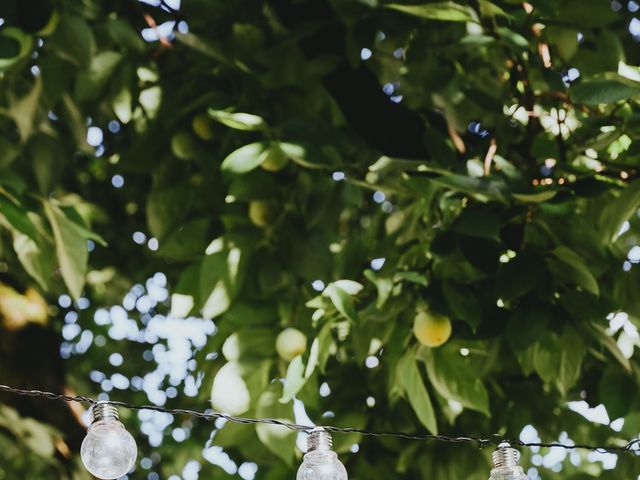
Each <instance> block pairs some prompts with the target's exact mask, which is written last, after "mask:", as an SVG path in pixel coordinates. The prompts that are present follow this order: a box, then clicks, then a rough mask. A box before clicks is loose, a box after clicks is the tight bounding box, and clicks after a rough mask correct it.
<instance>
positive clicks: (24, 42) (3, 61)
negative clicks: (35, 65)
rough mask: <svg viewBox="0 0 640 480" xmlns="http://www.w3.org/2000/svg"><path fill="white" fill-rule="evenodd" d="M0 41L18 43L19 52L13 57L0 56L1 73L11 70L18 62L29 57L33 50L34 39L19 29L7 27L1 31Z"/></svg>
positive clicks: (14, 53)
mask: <svg viewBox="0 0 640 480" xmlns="http://www.w3.org/2000/svg"><path fill="white" fill-rule="evenodd" d="M0 40H2V41H3V42H4V43H6V42H12V43H13V42H16V45H17V51H15V52H12V54H11V55H6V52H5V55H2V56H0V73H2V72H5V71H7V70H9V69H10V68H11V67H13V66H14V65H15V64H17V63H18V62H20V61H22V60H24V59H26V58H28V57H29V53H31V50H32V49H33V44H34V41H33V37H32V36H31V35H29V34H27V33H25V32H23V31H22V30H20V29H19V28H14V27H7V28H3V29H2V30H0Z"/></svg>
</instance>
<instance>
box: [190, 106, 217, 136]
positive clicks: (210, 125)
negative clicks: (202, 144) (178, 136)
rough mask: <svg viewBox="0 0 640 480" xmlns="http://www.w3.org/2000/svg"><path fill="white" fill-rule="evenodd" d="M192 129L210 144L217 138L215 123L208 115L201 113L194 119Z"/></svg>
mask: <svg viewBox="0 0 640 480" xmlns="http://www.w3.org/2000/svg"><path fill="white" fill-rule="evenodd" d="M191 128H193V131H194V132H195V134H196V135H197V136H198V138H200V139H201V140H204V141H206V142H210V141H211V140H213V139H214V138H215V136H216V133H215V130H214V128H215V125H214V122H213V120H212V119H211V117H210V116H209V115H207V114H206V113H200V114H198V115H196V116H195V117H193V120H192V121H191Z"/></svg>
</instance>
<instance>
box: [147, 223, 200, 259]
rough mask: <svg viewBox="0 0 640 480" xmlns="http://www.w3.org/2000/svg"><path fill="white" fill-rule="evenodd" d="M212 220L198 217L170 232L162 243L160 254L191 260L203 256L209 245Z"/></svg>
mask: <svg viewBox="0 0 640 480" xmlns="http://www.w3.org/2000/svg"><path fill="white" fill-rule="evenodd" d="M210 223H211V220H210V219H209V218H196V219H194V220H191V221H189V222H186V223H185V224H183V225H181V226H179V227H178V228H177V230H175V231H173V232H171V233H169V234H168V235H167V237H166V239H165V240H164V241H163V242H162V243H161V244H160V248H159V249H158V255H160V256H162V257H166V258H171V259H174V260H189V259H193V258H196V257H199V256H201V255H202V254H203V253H204V250H205V247H206V246H207V232H208V231H209V225H210Z"/></svg>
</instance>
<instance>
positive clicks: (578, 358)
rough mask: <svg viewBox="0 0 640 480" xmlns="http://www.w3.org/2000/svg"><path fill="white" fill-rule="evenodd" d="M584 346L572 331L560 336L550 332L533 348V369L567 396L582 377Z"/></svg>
mask: <svg viewBox="0 0 640 480" xmlns="http://www.w3.org/2000/svg"><path fill="white" fill-rule="evenodd" d="M585 353H586V352H585V349H584V345H583V343H582V341H581V339H580V337H579V336H578V335H577V334H576V332H575V331H574V330H572V329H567V330H566V331H565V333H564V335H562V336H559V335H557V334H555V333H551V332H548V333H547V335H546V336H545V337H543V338H542V339H540V340H539V341H538V342H536V344H535V345H534V346H533V367H534V369H535V370H536V372H537V373H538V375H540V378H542V380H544V381H545V382H547V383H553V384H555V386H556V387H557V388H558V390H559V391H560V393H562V394H563V395H566V394H567V392H568V391H569V389H570V388H571V387H572V386H573V385H574V384H575V383H576V381H577V380H578V378H579V377H580V369H581V366H582V360H583V358H584V356H585Z"/></svg>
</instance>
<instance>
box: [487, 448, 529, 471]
mask: <svg viewBox="0 0 640 480" xmlns="http://www.w3.org/2000/svg"><path fill="white" fill-rule="evenodd" d="M519 459H520V452H518V451H517V450H516V449H515V448H511V445H509V443H507V442H502V443H500V445H498V448H497V449H496V450H495V452H493V466H494V468H493V469H492V470H491V476H490V477H489V480H529V477H527V475H526V474H525V473H524V470H523V469H522V467H521V466H519V465H518V460H519Z"/></svg>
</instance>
